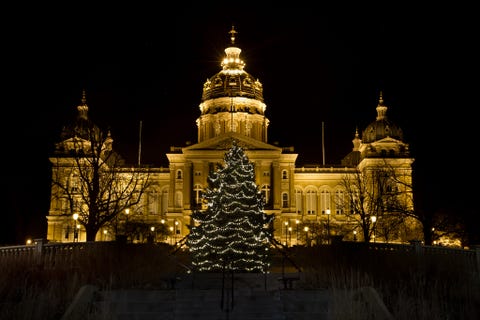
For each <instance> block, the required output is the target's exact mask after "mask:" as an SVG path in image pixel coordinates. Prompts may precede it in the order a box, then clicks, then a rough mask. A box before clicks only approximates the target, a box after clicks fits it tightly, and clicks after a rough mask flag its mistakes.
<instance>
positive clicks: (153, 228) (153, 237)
mask: <svg viewBox="0 0 480 320" xmlns="http://www.w3.org/2000/svg"><path fill="white" fill-rule="evenodd" d="M150 231H151V232H152V242H153V243H155V241H156V238H157V237H156V234H155V226H151V227H150Z"/></svg>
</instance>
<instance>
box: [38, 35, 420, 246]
mask: <svg viewBox="0 0 480 320" xmlns="http://www.w3.org/2000/svg"><path fill="white" fill-rule="evenodd" d="M229 40H230V41H229V45H228V46H227V48H226V49H225V57H224V59H223V61H221V62H220V67H221V68H219V71H218V72H217V73H215V74H213V75H207V76H208V78H207V80H206V81H205V82H204V83H203V93H202V96H201V97H199V101H200V102H199V109H198V118H197V119H196V123H195V124H196V127H197V141H196V142H195V143H189V144H186V145H184V146H174V147H171V148H170V150H169V152H168V153H166V157H167V159H168V167H154V168H148V170H149V184H148V188H146V189H145V190H144V192H142V195H141V199H140V200H139V201H138V202H136V203H135V204H134V205H131V206H130V207H129V208H128V209H127V210H123V211H122V213H121V214H117V216H116V217H115V218H114V219H110V220H109V221H108V222H106V223H104V224H102V225H101V226H100V227H99V228H98V230H97V231H98V232H96V234H95V235H94V240H95V241H111V240H114V239H116V237H117V236H118V235H119V233H121V232H123V233H124V235H125V236H126V237H127V238H128V241H132V242H146V241H152V239H153V241H155V242H166V243H169V244H180V243H181V241H182V240H183V239H185V237H186V236H187V235H188V233H189V225H190V224H191V223H192V221H191V214H192V212H194V211H195V210H202V208H204V206H205V204H204V203H203V199H202V192H203V190H205V189H206V188H207V187H208V176H209V173H210V172H211V171H212V170H215V169H216V168H217V166H218V165H219V164H221V163H222V162H223V160H224V155H225V153H226V152H227V151H228V150H229V149H230V147H231V146H232V142H233V141H235V142H236V143H237V144H238V145H239V146H240V147H242V148H243V149H244V150H245V153H246V155H247V157H248V159H249V160H250V161H251V162H252V163H253V164H254V167H255V179H256V184H257V186H258V189H259V192H261V193H262V194H263V196H264V199H265V207H264V210H265V212H266V213H267V214H271V215H274V219H273V226H272V227H273V230H274V237H275V239H276V240H278V242H280V243H282V244H284V245H287V246H293V245H304V244H308V245H312V244H320V243H329V241H330V240H331V239H332V238H333V237H335V238H336V239H343V240H345V241H364V240H366V239H365V237H367V238H368V240H367V241H378V242H407V241H409V240H411V239H415V238H417V239H418V236H419V234H420V233H419V229H418V225H417V224H416V223H415V221H413V220H409V218H408V217H406V216H405V217H401V216H400V215H399V214H398V212H395V213H393V212H387V211H385V210H387V209H386V208H387V206H384V207H383V208H384V211H382V212H380V211H379V209H378V207H376V209H375V211H371V212H366V214H362V212H359V211H358V210H357V209H356V206H357V205H358V204H356V203H355V201H353V200H354V199H356V198H355V197H358V198H363V197H362V190H360V189H361V188H359V186H360V185H355V183H357V178H358V177H362V178H364V179H367V178H368V177H369V176H370V177H371V176H372V172H375V171H378V169H379V168H383V169H382V172H384V173H385V172H387V171H388V172H390V173H391V175H392V176H394V177H395V179H390V182H389V184H390V185H389V186H388V188H387V189H388V190H389V192H390V193H393V192H395V193H396V198H398V199H400V200H401V201H402V208H404V210H413V196H412V194H413V190H412V164H413V162H414V159H413V158H412V157H411V155H410V150H409V145H408V143H407V142H405V141H404V140H403V131H402V129H401V128H400V127H399V126H398V125H397V124H395V123H394V122H393V121H391V120H390V119H389V118H388V106H387V105H388V104H387V103H386V102H385V101H384V97H383V94H382V92H380V93H379V94H378V103H377V105H372V106H371V109H368V110H366V111H368V113H369V114H376V117H372V121H371V122H370V124H369V125H368V126H366V127H365V128H357V129H356V128H352V149H351V151H350V152H349V153H348V154H345V156H344V157H343V159H342V160H341V162H340V163H338V164H335V165H328V167H327V166H325V165H321V163H322V160H321V159H319V161H318V163H319V165H318V166H301V167H299V166H297V164H296V161H297V157H298V154H297V153H295V151H294V149H293V148H292V147H281V146H280V145H279V144H278V143H271V142H270V141H269V136H268V129H269V125H270V121H269V119H268V118H267V117H266V113H265V111H266V109H267V108H268V106H267V105H266V104H265V101H264V96H263V85H262V82H261V79H257V78H256V77H254V76H253V75H251V74H250V73H249V72H247V71H246V70H245V66H246V64H245V62H244V61H243V60H242V56H241V52H242V50H241V48H239V47H238V46H237V45H236V43H235V41H236V32H235V30H234V29H233V28H232V30H231V31H230V39H229ZM195 85H196V84H193V86H195ZM273 94H275V93H273ZM367 108H369V107H368V106H367ZM77 109H78V116H77V119H75V120H74V121H73V123H74V125H76V126H78V124H79V123H81V122H82V121H83V122H87V121H91V120H90V119H89V116H88V110H89V106H88V104H87V94H86V93H85V92H83V96H82V97H81V103H80V104H79V105H78V107H77ZM184 125H185V126H188V125H194V124H189V123H185V124H184ZM77 129H78V128H77ZM73 132H74V131H71V130H70V131H69V130H67V129H66V130H64V131H63V133H62V134H61V137H59V141H58V143H57V144H56V145H55V150H54V152H53V153H52V154H51V156H50V162H51V165H52V176H53V177H59V176H62V175H63V178H64V180H63V181H65V183H68V184H69V185H68V188H70V189H69V190H71V191H72V190H73V191H75V190H76V191H77V195H74V192H73V191H72V193H71V194H70V193H68V194H67V193H66V192H65V190H66V189H65V190H63V191H62V190H60V189H61V188H60V189H59V188H58V185H56V184H55V183H52V190H51V204H50V208H49V212H48V215H47V217H46V219H47V224H48V230H47V240H48V241H51V242H72V241H87V240H91V239H92V238H91V237H90V238H89V239H87V232H86V229H85V226H86V225H85V224H84V222H85V217H82V212H81V211H79V212H78V213H77V212H75V210H77V209H78V210H80V209H79V208H82V207H84V206H85V205H84V204H82V202H85V201H86V198H85V197H83V196H82V195H81V194H80V193H81V191H79V188H78V184H79V183H80V182H79V181H80V180H79V179H81V176H79V174H75V173H73V171H68V173H67V171H66V170H65V168H67V167H70V168H72V167H75V166H78V165H79V164H80V162H79V161H78V158H77V157H78V153H75V155H76V156H75V157H74V156H73V155H72V153H71V150H72V149H78V146H77V145H75V142H74V141H77V142H78V141H79V140H81V139H84V140H82V141H83V142H84V143H85V142H87V141H88V138H86V137H80V136H78V135H77V134H76V133H75V134H74V133H73ZM104 147H105V148H109V149H115V148H114V144H113V137H111V136H110V134H108V137H107V138H106V139H105V141H104ZM77 151H78V150H77ZM81 163H82V165H86V166H88V163H89V162H88V161H85V162H81ZM132 170H133V171H135V170H138V171H142V170H145V168H142V167H140V166H138V167H135V166H129V167H128V168H127V167H126V168H125V170H123V171H122V173H121V175H123V176H128V175H129V174H132ZM369 181H370V182H368V184H370V187H371V188H375V187H374V186H373V185H372V184H373V182H372V181H373V180H372V179H369ZM349 183H350V184H349ZM368 184H366V185H368ZM362 185H363V184H362ZM370 187H368V188H367V189H369V188H370ZM353 189H355V190H357V192H358V194H357V195H356V196H355V197H352V196H351V192H352V190H353ZM367 192H370V191H367ZM71 195H73V197H76V200H75V205H72V203H73V202H72V201H70V200H69V197H71ZM370 198H371V197H370ZM370 201H374V200H373V198H371V199H370ZM365 206H367V207H368V208H369V209H368V210H372V208H373V207H374V206H372V205H371V203H370V204H365ZM365 209H366V210H367V208H365ZM393 216H395V219H392V218H391V217H393ZM82 218H83V219H82ZM140 222H141V224H143V225H145V226H151V227H150V228H149V230H148V231H145V232H143V233H142V232H137V233H135V234H133V233H132V234H128V233H127V232H126V230H128V227H127V226H128V224H133V223H137V224H136V225H137V226H139V225H140ZM162 226H164V229H161V227H162ZM122 230H123V231H122ZM387 230H389V231H388V232H387ZM152 235H154V237H153V238H152Z"/></svg>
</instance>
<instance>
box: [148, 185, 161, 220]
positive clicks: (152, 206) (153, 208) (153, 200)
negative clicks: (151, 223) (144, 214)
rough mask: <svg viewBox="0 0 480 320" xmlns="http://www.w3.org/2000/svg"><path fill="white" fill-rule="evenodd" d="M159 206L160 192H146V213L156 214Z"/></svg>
mask: <svg viewBox="0 0 480 320" xmlns="http://www.w3.org/2000/svg"><path fill="white" fill-rule="evenodd" d="M159 207H160V194H159V193H158V192H157V191H156V190H153V191H151V192H149V193H148V213H149V214H158V209H159Z"/></svg>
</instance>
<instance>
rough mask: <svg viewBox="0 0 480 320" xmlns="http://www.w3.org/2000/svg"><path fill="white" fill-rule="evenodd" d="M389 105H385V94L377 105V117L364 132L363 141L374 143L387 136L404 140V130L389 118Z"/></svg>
mask: <svg viewBox="0 0 480 320" xmlns="http://www.w3.org/2000/svg"><path fill="white" fill-rule="evenodd" d="M386 113H387V106H385V105H384V101H383V95H382V92H380V98H379V99H378V105H377V118H376V119H375V121H373V122H372V123H370V124H369V125H368V126H367V127H366V128H365V130H363V133H362V143H372V142H375V141H378V140H381V139H384V138H387V137H390V138H393V139H397V140H400V141H403V131H402V129H401V128H400V127H399V126H397V125H396V124H395V123H393V122H391V121H390V120H388V118H387V115H386Z"/></svg>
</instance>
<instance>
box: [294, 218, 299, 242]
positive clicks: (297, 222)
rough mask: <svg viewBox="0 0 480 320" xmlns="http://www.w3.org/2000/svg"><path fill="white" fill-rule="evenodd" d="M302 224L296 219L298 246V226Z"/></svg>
mask: <svg viewBox="0 0 480 320" xmlns="http://www.w3.org/2000/svg"><path fill="white" fill-rule="evenodd" d="M299 224H300V220H298V219H296V220H295V225H296V226H297V229H296V233H297V241H296V244H297V245H298V225H299Z"/></svg>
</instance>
